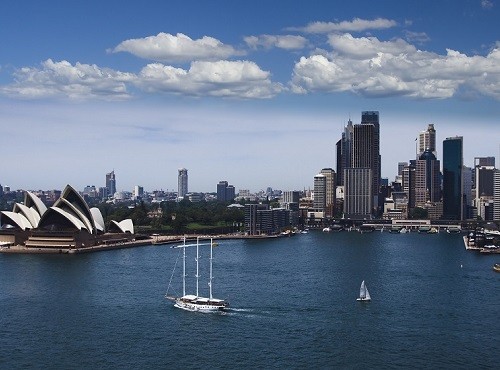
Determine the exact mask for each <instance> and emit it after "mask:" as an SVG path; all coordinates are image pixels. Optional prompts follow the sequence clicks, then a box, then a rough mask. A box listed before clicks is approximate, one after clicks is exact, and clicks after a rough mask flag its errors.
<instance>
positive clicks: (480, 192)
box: [474, 157, 495, 220]
mask: <svg viewBox="0 0 500 370" xmlns="http://www.w3.org/2000/svg"><path fill="white" fill-rule="evenodd" d="M494 173H495V157H486V158H478V157H476V158H474V174H475V176H474V180H475V186H474V188H475V194H474V195H475V197H474V198H475V199H474V205H475V206H476V209H477V215H478V216H480V217H481V218H482V219H483V220H489V217H487V215H486V214H485V213H484V211H485V207H484V204H485V203H491V202H493V197H494V194H493V192H494ZM490 216H492V215H490Z"/></svg>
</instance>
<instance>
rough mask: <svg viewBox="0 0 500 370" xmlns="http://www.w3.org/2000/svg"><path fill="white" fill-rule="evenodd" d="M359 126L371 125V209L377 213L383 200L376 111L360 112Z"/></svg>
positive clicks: (378, 124) (378, 126)
mask: <svg viewBox="0 0 500 370" xmlns="http://www.w3.org/2000/svg"><path fill="white" fill-rule="evenodd" d="M361 124H362V125H373V137H372V144H371V150H372V154H371V156H372V157H373V164H372V166H371V167H370V168H371V169H372V170H373V174H372V196H373V207H374V208H375V209H376V210H377V211H379V210H380V207H381V206H382V205H383V199H379V193H380V178H381V173H382V169H381V157H380V121H379V113H378V111H364V112H361ZM361 167H363V166H361ZM379 200H380V203H379Z"/></svg>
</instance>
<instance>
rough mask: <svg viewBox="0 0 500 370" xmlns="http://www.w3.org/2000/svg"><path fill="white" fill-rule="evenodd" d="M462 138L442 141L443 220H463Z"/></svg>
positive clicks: (450, 138)
mask: <svg viewBox="0 0 500 370" xmlns="http://www.w3.org/2000/svg"><path fill="white" fill-rule="evenodd" d="M463 162H464V161H463V137H462V136H456V137H449V138H446V139H445V140H444V141H443V218H445V219H448V220H463V218H464V203H463V176H462V169H463Z"/></svg>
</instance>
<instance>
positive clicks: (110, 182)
mask: <svg viewBox="0 0 500 370" xmlns="http://www.w3.org/2000/svg"><path fill="white" fill-rule="evenodd" d="M106 189H107V193H108V196H111V197H113V196H114V195H115V193H116V177H115V170H113V171H111V172H110V173H107V174H106Z"/></svg>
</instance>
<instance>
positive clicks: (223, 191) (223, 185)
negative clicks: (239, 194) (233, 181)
mask: <svg viewBox="0 0 500 370" xmlns="http://www.w3.org/2000/svg"><path fill="white" fill-rule="evenodd" d="M235 195H236V192H235V190H234V186H233V185H229V183H228V182H227V181H219V183H218V184H217V200H218V201H219V202H229V201H231V200H233V199H234V197H235Z"/></svg>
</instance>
